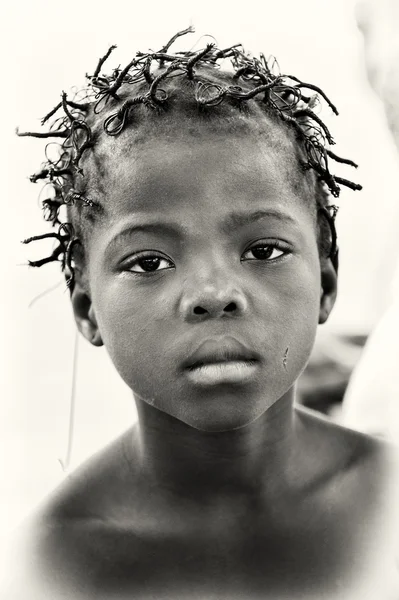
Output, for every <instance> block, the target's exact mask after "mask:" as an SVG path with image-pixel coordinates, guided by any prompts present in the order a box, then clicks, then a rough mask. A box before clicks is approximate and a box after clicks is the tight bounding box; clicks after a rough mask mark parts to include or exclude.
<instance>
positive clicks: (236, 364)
mask: <svg viewBox="0 0 399 600" xmlns="http://www.w3.org/2000/svg"><path fill="white" fill-rule="evenodd" d="M259 363H260V356H259V354H257V353H256V352H254V351H252V350H250V349H249V348H247V347H246V346H245V345H243V344H242V343H241V342H239V341H238V340H236V339H235V338H232V337H223V338H218V339H209V340H205V341H204V342H203V343H202V344H201V345H200V346H199V347H198V348H197V350H196V351H195V352H194V353H193V354H191V355H190V356H189V358H188V359H187V360H186V361H185V363H184V369H185V370H186V372H187V373H188V375H189V377H190V379H191V380H192V381H193V382H195V383H200V384H206V385H207V384H215V383H239V382H243V381H246V380H247V379H248V378H251V377H252V376H253V374H254V373H255V372H256V370H257V368H258V366H259Z"/></svg>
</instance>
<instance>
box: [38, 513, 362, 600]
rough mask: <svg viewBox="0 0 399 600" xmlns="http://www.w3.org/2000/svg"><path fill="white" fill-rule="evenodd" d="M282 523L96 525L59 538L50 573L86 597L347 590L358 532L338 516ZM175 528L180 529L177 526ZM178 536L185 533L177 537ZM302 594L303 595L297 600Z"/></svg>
mask: <svg viewBox="0 0 399 600" xmlns="http://www.w3.org/2000/svg"><path fill="white" fill-rule="evenodd" d="M277 521H278V522H276V523H271V522H270V520H263V519H262V518H260V519H257V520H253V519H251V518H250V517H248V518H243V519H242V522H241V523H238V524H237V523H236V524H235V525H234V526H232V525H230V527H229V526H228V524H226V526H225V527H220V528H215V527H212V526H211V524H210V523H208V525H206V524H203V525H202V526H201V527H194V528H191V529H190V528H187V529H185V528H184V527H183V528H182V527H181V524H179V523H175V524H173V523H171V527H170V528H169V529H168V530H166V529H164V530H157V531H148V530H147V531H145V530H144V531H143V528H140V527H139V526H136V527H133V528H129V529H126V528H118V527H115V526H110V525H108V526H106V525H105V524H97V525H95V526H93V525H91V526H90V527H83V528H82V527H80V529H76V530H75V531H72V530H71V529H70V530H69V531H68V532H67V533H66V535H63V536H60V537H59V538H58V539H57V540H53V543H52V549H50V547H49V548H48V550H50V552H48V553H47V556H48V558H49V559H50V561H51V562H52V567H51V570H52V571H53V572H54V571H56V572H57V573H58V574H60V573H62V576H63V579H64V583H65V585H66V586H67V587H69V586H77V588H78V589H80V590H84V593H85V594H86V595H85V597H87V598H88V597H90V598H91V597H93V598H94V597H95V598H97V599H101V598H103V597H104V598H113V597H115V598H118V599H122V598H123V599H124V598H125V597H126V598H128V597H131V594H132V593H133V594H134V597H135V598H140V599H141V598H142V599H143V600H146V599H147V598H157V599H159V600H164V599H165V600H166V599H169V598H173V599H174V600H178V599H180V598H181V599H183V598H184V599H185V600H191V599H192V600H205V598H206V599H207V600H212V598H217V599H218V600H224V599H226V600H227V599H229V600H236V599H237V600H238V599H242V598H246V599H248V600H249V599H251V598H273V600H278V599H279V598H280V596H281V597H282V598H283V597H284V596H285V595H286V594H290V596H291V597H292V598H295V597H296V595H295V594H296V593H297V592H298V590H300V591H301V593H305V592H306V597H307V598H312V597H313V595H314V597H315V598H316V597H317V594H318V592H319V591H320V589H324V590H327V589H330V588H331V590H334V589H337V587H338V589H339V588H340V587H341V586H345V585H346V582H345V579H346V574H348V575H349V573H350V572H353V570H354V569H355V568H356V564H357V563H358V562H359V560H360V554H359V547H356V546H358V544H357V543H356V539H357V537H358V536H357V531H356V527H355V526H354V525H353V526H352V527H351V526H348V523H347V522H342V523H340V522H339V521H337V520H336V518H334V516H333V515H331V514H329V512H328V511H326V513H325V514H323V513H320V512H318V513H317V514H315V513H313V514H312V512H311V511H306V510H302V511H298V514H296V515H295V514H292V513H287V514H286V515H285V518H282V517H281V515H280V518H279V519H278V520H277ZM174 525H175V526H174ZM176 532H178V533H176ZM298 597H300V596H298Z"/></svg>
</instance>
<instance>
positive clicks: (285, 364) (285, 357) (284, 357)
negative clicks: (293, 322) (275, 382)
mask: <svg viewBox="0 0 399 600" xmlns="http://www.w3.org/2000/svg"><path fill="white" fill-rule="evenodd" d="M288 350H289V348H287V349H286V351H285V352H284V356H283V367H284V369H285V370H287V358H288Z"/></svg>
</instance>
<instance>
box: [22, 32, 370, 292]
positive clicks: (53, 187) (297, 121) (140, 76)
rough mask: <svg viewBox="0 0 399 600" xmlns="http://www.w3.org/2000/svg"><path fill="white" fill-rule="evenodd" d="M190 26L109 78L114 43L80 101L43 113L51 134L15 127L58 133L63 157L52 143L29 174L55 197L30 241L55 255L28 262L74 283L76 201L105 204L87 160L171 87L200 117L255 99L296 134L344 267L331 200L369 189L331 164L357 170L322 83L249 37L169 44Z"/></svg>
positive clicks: (167, 105) (334, 254)
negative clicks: (268, 54) (90, 182)
mask: <svg viewBox="0 0 399 600" xmlns="http://www.w3.org/2000/svg"><path fill="white" fill-rule="evenodd" d="M191 32H193V29H192V28H191V27H189V28H188V29H185V30H184V31H179V32H178V33H176V34H175V35H174V36H173V37H172V38H171V39H170V40H169V41H168V43H167V44H165V45H164V46H163V47H162V48H161V49H160V50H158V51H155V52H153V51H148V52H145V53H143V52H137V53H136V55H135V56H134V58H133V59H132V60H131V61H130V62H129V63H128V64H127V65H126V66H125V67H124V68H123V69H122V68H120V67H118V68H116V69H114V70H113V71H112V73H111V74H108V75H107V74H104V73H103V72H102V69H103V66H104V63H105V62H106V61H107V60H108V58H109V57H110V55H111V53H112V52H113V50H114V49H115V48H116V46H111V47H110V48H109V49H108V51H107V52H106V54H105V55H104V56H103V57H102V58H100V60H99V61H98V64H97V66H96V68H95V70H94V73H93V74H92V75H88V74H86V79H87V87H86V88H85V89H83V90H81V91H80V92H78V93H77V94H76V95H75V96H74V98H73V99H71V98H69V97H68V95H67V94H66V93H65V92H63V93H62V96H61V101H60V102H59V103H58V104H57V105H56V106H55V107H54V108H53V109H52V110H51V111H50V112H49V113H48V114H46V115H45V117H44V118H43V119H42V121H41V123H42V125H45V124H47V123H49V122H50V124H49V125H48V126H47V127H48V130H47V131H45V132H31V131H27V132H19V131H18V130H17V135H18V136H21V137H22V136H31V137H38V138H44V139H50V138H54V139H59V140H60V142H59V144H58V153H57V157H56V158H55V159H51V158H49V157H48V152H47V149H48V146H49V144H48V145H47V146H46V161H45V162H44V163H43V164H42V166H41V169H40V171H38V172H37V173H35V174H34V175H32V176H31V177H30V180H31V181H32V182H33V183H36V182H37V181H39V180H43V181H45V182H46V184H45V187H46V189H48V190H49V195H48V197H47V198H46V199H45V200H43V201H42V207H43V213H44V218H45V220H46V221H49V222H50V223H51V224H52V226H53V228H54V231H52V232H50V233H44V234H42V235H36V236H33V237H30V238H28V239H26V240H24V241H23V243H25V244H29V243H30V242H33V241H36V240H42V239H46V238H52V239H54V240H55V241H56V245H55V247H54V249H53V251H52V252H51V254H49V255H48V256H46V257H44V258H42V259H40V260H35V261H29V262H28V264H29V265H30V266H33V267H40V266H42V265H44V264H47V263H50V262H54V261H58V262H60V263H61V268H62V270H63V271H64V272H65V274H66V277H67V285H68V286H69V287H71V286H72V285H73V282H74V276H75V271H74V265H73V251H74V249H76V248H77V247H78V246H79V245H82V239H81V238H82V235H78V227H76V224H75V222H74V223H73V224H72V222H71V220H70V219H69V218H68V217H69V216H70V215H71V212H72V207H74V209H75V210H77V211H78V212H79V214H82V211H83V210H84V211H85V214H86V215H88V216H89V218H94V215H95V213H96V212H99V211H101V205H100V204H99V203H98V202H97V201H96V199H94V198H92V197H90V195H89V194H87V193H85V191H84V185H82V182H84V179H85V173H84V170H83V168H82V162H84V159H85V156H86V154H87V153H88V152H90V150H91V149H93V148H94V147H95V145H96V144H98V143H99V140H100V139H101V136H104V135H105V136H110V137H116V136H119V135H121V133H122V132H123V131H124V130H126V129H127V128H128V127H129V126H131V125H132V122H135V121H136V122H137V118H136V116H137V115H138V112H139V111H140V110H141V111H142V110H144V111H147V112H148V111H150V112H151V113H156V114H162V113H163V112H168V111H170V109H171V108H172V106H173V101H172V100H173V93H171V90H172V91H176V90H180V91H181V92H182V94H183V95H184V97H185V98H187V97H190V98H191V100H190V102H191V104H192V105H193V106H194V107H195V110H197V115H200V114H209V112H217V111H218V110H220V109H218V107H220V106H221V105H226V104H228V105H229V106H230V107H231V108H230V110H232V111H235V114H236V115H239V114H241V113H242V112H243V111H244V112H245V110H247V107H249V105H250V103H255V104H256V106H257V107H258V111H259V110H261V111H262V112H263V113H264V114H265V115H267V116H268V117H269V118H271V119H273V120H274V122H276V123H278V124H279V125H280V126H281V127H282V128H284V129H285V130H286V132H287V133H289V134H290V135H291V136H293V137H294V138H295V141H296V143H297V146H298V149H299V151H300V156H301V157H302V158H301V161H300V166H301V170H302V172H303V175H304V176H306V173H307V172H308V173H313V176H314V177H315V180H316V205H317V209H318V213H319V214H320V215H321V217H322V221H323V223H324V230H323V231H322V232H321V233H320V232H319V238H321V240H322V242H323V240H324V239H325V238H328V248H329V250H328V253H329V254H328V255H329V256H330V258H331V259H332V261H333V264H334V266H335V268H336V269H337V267H338V251H337V245H336V231H335V225H334V219H335V216H336V212H337V207H336V206H335V205H334V204H332V203H330V198H331V197H334V198H337V197H338V196H339V194H340V190H341V186H346V187H348V188H350V189H352V190H360V189H361V186H360V185H358V184H356V183H353V182H352V181H349V180H347V179H344V178H342V177H338V176H336V175H334V174H332V173H331V171H330V164H329V163H330V159H331V160H332V161H335V162H337V163H343V164H347V165H351V166H353V167H357V165H356V164H355V163H354V162H353V161H351V160H348V159H344V158H341V157H340V156H338V155H337V154H335V153H334V152H333V151H332V150H331V149H330V146H332V145H334V143H335V142H334V139H333V137H332V135H331V133H330V131H329V129H328V128H327V126H326V125H325V123H323V121H322V120H321V119H320V117H319V116H318V115H317V114H316V113H315V111H314V109H315V107H316V105H317V104H318V103H320V102H321V100H323V101H325V102H326V103H327V105H328V106H329V107H330V108H331V110H332V111H333V112H334V113H335V114H336V115H337V114H338V111H337V109H336V107H335V106H334V104H333V103H332V102H331V100H330V99H329V98H328V96H327V95H326V94H325V93H324V92H323V90H321V89H320V88H319V87H317V86H316V85H313V84H311V83H305V82H304V81H302V80H300V79H298V78H297V77H295V76H294V75H288V74H282V73H281V72H280V70H279V68H278V64H277V61H276V60H275V59H272V60H271V59H269V60H267V59H266V58H265V56H264V55H263V54H260V55H259V57H255V56H252V55H250V54H248V53H247V52H245V51H244V49H243V47H242V45H241V44H236V45H234V46H230V47H229V48H225V49H220V48H218V47H217V45H216V44H215V43H209V44H207V45H206V46H205V47H204V48H203V49H201V50H199V51H192V50H189V51H180V52H176V53H173V52H171V51H170V47H171V46H172V44H173V43H174V42H175V40H176V39H177V38H179V37H181V36H184V35H186V34H188V33H191ZM226 59H229V61H230V65H229V66H230V71H226V70H222V69H221V68H220V67H221V63H223V61H226ZM175 95H176V94H175ZM187 95H188V96H187ZM82 96H83V97H82ZM140 107H142V108H141V109H140ZM52 143H53V142H52ZM78 188H79V189H78ZM63 207H66V210H67V217H66V219H63V218H62V217H61V212H62V208H63ZM88 211H90V212H88ZM75 220H76V219H75ZM326 228H327V230H328V232H327V233H326V231H325V229H326ZM321 229H323V226H322V228H321Z"/></svg>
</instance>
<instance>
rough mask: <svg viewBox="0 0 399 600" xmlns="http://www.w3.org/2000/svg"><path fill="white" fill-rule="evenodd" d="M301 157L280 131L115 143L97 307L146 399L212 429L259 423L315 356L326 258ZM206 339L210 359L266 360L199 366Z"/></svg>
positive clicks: (96, 266) (104, 333)
mask: <svg viewBox="0 0 399 600" xmlns="http://www.w3.org/2000/svg"><path fill="white" fill-rule="evenodd" d="M289 161H290V158H289V156H288V155H287V151H285V150H284V151H280V153H276V151H275V150H274V149H271V148H270V145H269V147H268V143H267V140H266V141H261V140H260V139H258V138H256V137H255V136H251V135H246V136H240V137H239V136H237V137H235V136H234V135H226V136H224V137H222V138H221V137H220V136H214V135H213V134H212V133H210V132H207V133H206V132H204V133H202V134H201V135H198V136H197V137H191V138H189V139H188V138H186V139H183V138H182V139H181V140H179V141H177V140H176V139H175V140H174V141H173V142H171V141H170V139H166V137H165V139H162V138H161V139H156V140H155V139H152V140H148V141H146V142H145V143H141V144H140V145H139V146H138V148H137V149H136V150H135V151H134V154H133V153H132V154H131V155H128V154H125V155H123V157H122V158H121V155H119V156H118V157H117V156H116V154H112V153H111V152H109V153H108V156H107V165H106V172H107V175H106V176H104V175H103V179H102V180H101V186H102V194H103V196H102V203H103V204H104V206H105V209H106V216H105V218H104V220H103V222H101V223H98V225H96V227H95V228H94V232H93V234H92V236H91V238H90V241H89V246H88V250H87V251H88V264H89V267H88V268H89V285H90V298H91V303H92V304H91V309H92V310H91V311H90V315H91V318H92V320H93V321H94V322H95V323H97V324H98V328H99V333H100V334H101V337H102V340H103V342H104V344H105V346H106V348H107V350H108V352H109V354H110V356H111V359H112V361H113V363H114V364H115V367H116V368H117V370H118V371H119V373H120V375H121V377H122V378H123V379H124V381H125V382H126V383H127V385H128V386H129V387H130V388H131V389H132V391H133V393H134V395H135V397H136V398H139V399H140V400H142V401H144V402H146V403H148V404H150V405H151V406H153V407H155V408H157V409H159V410H160V411H163V412H165V413H168V414H169V415H172V416H173V417H176V418H177V419H180V420H181V421H183V422H185V423H186V424H188V425H190V426H193V427H195V428H197V429H199V430H205V431H222V430H231V429H236V428H239V427H242V426H245V425H247V424H249V423H250V422H252V421H253V420H255V419H256V418H257V417H259V416H260V415H261V414H263V413H264V411H265V410H267V408H269V407H270V406H271V405H272V404H273V403H274V402H276V400H278V399H279V398H280V397H282V396H283V395H284V394H286V393H287V392H288V390H290V388H292V386H293V384H294V383H295V381H296V379H297V378H298V376H299V374H300V373H301V371H302V370H303V368H304V367H305V365H306V363H307V361H308V358H309V355H310V352H311V349H312V346H313V342H314V337H315V333H316V327H317V323H318V319H319V309H320V297H321V278H320V261H319V255H318V248H317V239H316V219H315V211H314V210H312V209H311V203H312V202H311V199H308V200H306V199H305V197H304V196H305V192H302V195H301V196H300V195H298V192H295V191H294V189H293V186H292V185H291V184H290V177H289V169H290V168H291V169H297V168H298V166H297V164H296V162H295V161H294V158H293V157H292V161H291V162H292V165H290V164H288V166H287V163H289ZM304 189H305V185H304ZM232 338H233V339H232ZM207 340H210V341H209V342H208V343H206V344H205V345H204V346H203V347H202V350H201V352H202V354H200V356H201V357H202V361H203V362H207V361H208V360H209V361H212V360H213V361H215V360H217V354H218V350H219V349H220V348H223V347H226V346H228V347H233V350H234V349H236V346H237V347H238V345H241V346H244V347H245V348H246V352H245V353H244V354H245V355H246V356H243V357H242V358H247V359H248V358H252V359H253V360H252V362H251V363H246V364H241V366H240V365H237V360H236V361H235V364H231V363H230V366H227V363H225V364H224V366H222V367H215V366H213V367H209V366H208V367H207V368H202V369H201V368H196V369H190V368H189V367H190V365H192V362H193V360H194V359H191V358H190V357H191V355H192V354H193V353H194V352H195V351H196V350H197V349H198V348H199V347H200V346H201V345H202V344H203V343H204V342H206V341H207ZM203 354H205V355H206V356H205V359H204V356H203ZM215 356H216V358H215ZM197 358H198V355H197ZM219 358H220V357H219ZM222 358H223V357H222ZM224 358H226V357H224ZM227 358H228V357H227Z"/></svg>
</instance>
